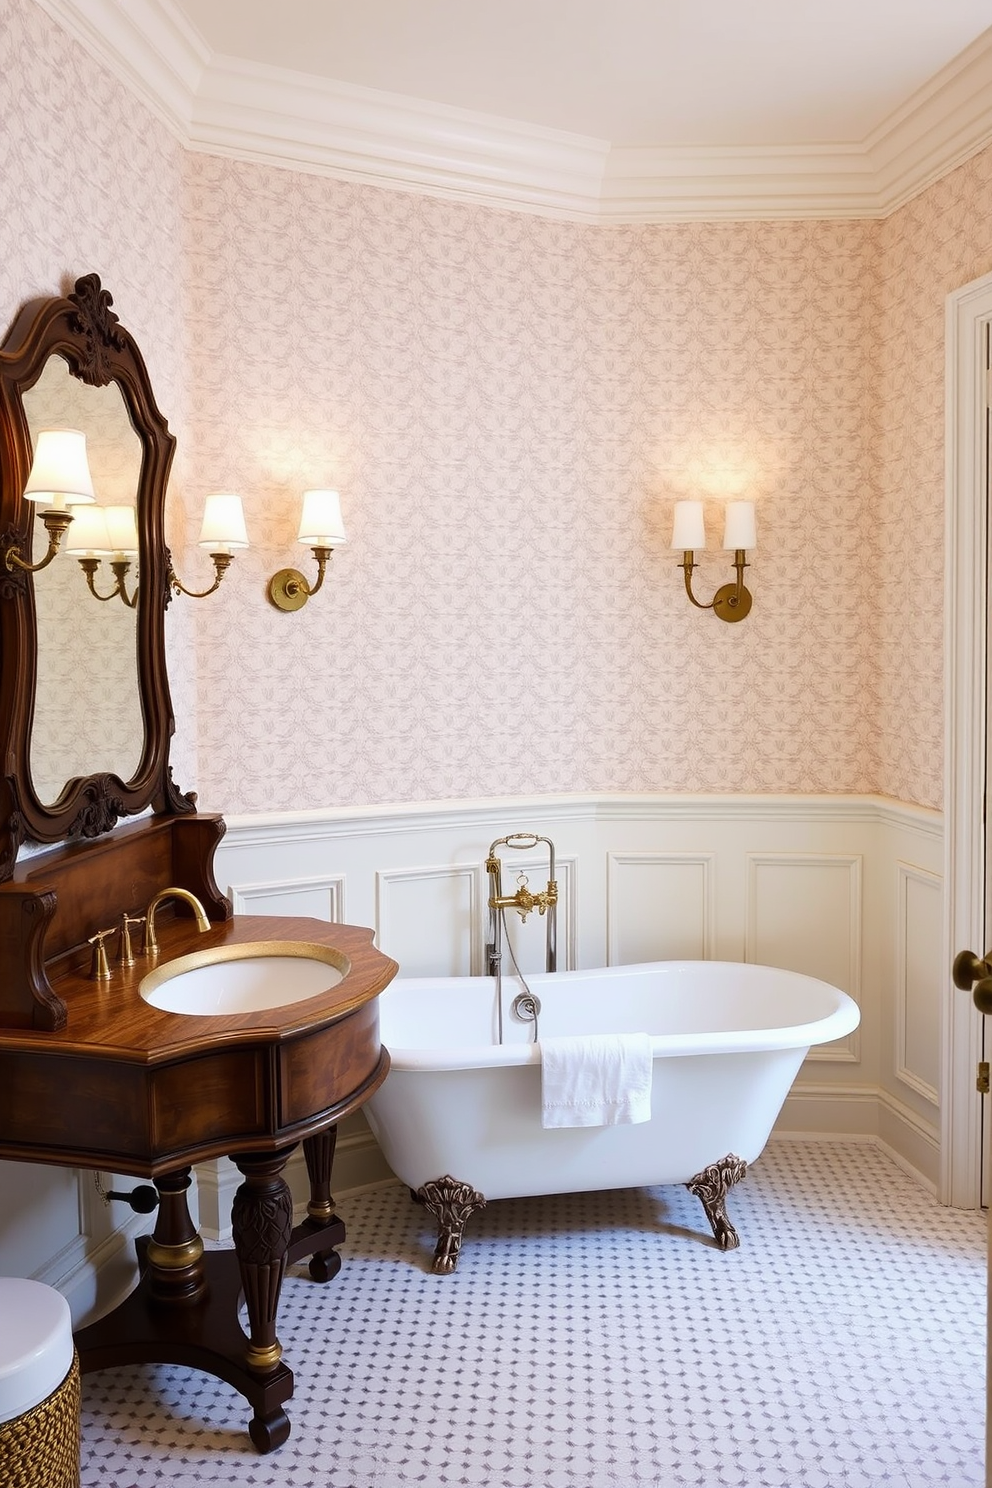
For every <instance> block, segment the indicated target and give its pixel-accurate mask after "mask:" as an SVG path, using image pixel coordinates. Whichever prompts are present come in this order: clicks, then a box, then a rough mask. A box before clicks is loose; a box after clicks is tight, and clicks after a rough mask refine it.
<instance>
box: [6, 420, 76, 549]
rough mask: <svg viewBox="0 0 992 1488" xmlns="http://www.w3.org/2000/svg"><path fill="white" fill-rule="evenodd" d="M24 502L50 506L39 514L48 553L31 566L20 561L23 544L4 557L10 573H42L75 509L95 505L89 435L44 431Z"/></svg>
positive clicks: (25, 488) (39, 439) (68, 430)
mask: <svg viewBox="0 0 992 1488" xmlns="http://www.w3.org/2000/svg"><path fill="white" fill-rule="evenodd" d="M24 499H25V501H32V502H34V503H36V504H37V503H39V502H42V501H49V502H51V505H50V506H49V507H46V509H45V510H44V511H43V512H41V513H40V516H41V520H42V522H44V524H45V531H46V532H47V533H48V552H47V553H46V554H45V556H44V558H42V560H41V562H40V563H28V562H27V561H26V560H25V559H24V558H22V557H21V545H20V543H11V544H10V546H9V547H8V548H7V550H6V551H5V553H4V555H3V561H4V566H5V567H6V568H7V570H8V572H12V571H13V570H14V568H22V569H24V570H25V572H27V573H40V571H41V570H42V569H43V568H47V567H48V565H49V564H50V563H51V561H52V559H53V558H54V557H55V554H56V553H57V552H58V550H59V545H60V543H61V542H62V539H63V537H64V536H65V534H66V532H67V531H68V529H69V525H70V523H71V522H72V515H73V514H72V512H71V511H70V510H69V508H70V507H72V506H85V505H88V504H90V503H92V502H95V501H96V496H95V495H94V493H93V480H92V477H91V476H90V467H89V462H88V461H87V459H86V435H85V434H83V433H82V432H81V431H80V430H79V429H42V431H41V433H40V434H39V435H38V443H37V445H36V446H35V452H34V461H33V463H32V465H31V473H30V475H29V476H28V483H27V485H26V486H25V487H24Z"/></svg>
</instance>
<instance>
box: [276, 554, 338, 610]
mask: <svg viewBox="0 0 992 1488" xmlns="http://www.w3.org/2000/svg"><path fill="white" fill-rule="evenodd" d="M310 551H311V552H312V553H313V556H314V557H315V558H316V560H317V580H316V583H313V584H311V583H310V582H309V581H308V579H307V577H306V575H305V574H302V573H300V570H299V569H298V568H281V569H280V570H279V572H278V573H275V574H273V575H272V578H271V579H270V580H269V591H268V592H269V600H270V601H271V603H272V604H274V605H275V607H276V609H277V610H301V609H302V608H303V606H304V605H305V604H306V602H307V600H308V599H310V598H312V597H313V595H315V594H317V593H318V592H319V590H320V587H321V585H322V584H323V582H324V575H325V574H326V572H327V564H328V561H329V560H330V556H331V554H332V553H333V552H334V549H333V548H311V550H310Z"/></svg>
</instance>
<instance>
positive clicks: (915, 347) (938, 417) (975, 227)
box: [866, 149, 992, 805]
mask: <svg viewBox="0 0 992 1488" xmlns="http://www.w3.org/2000/svg"><path fill="white" fill-rule="evenodd" d="M878 244H879V255H878V265H879V274H878V278H879V314H878V336H877V341H878V351H877V357H878V375H877V388H878V398H877V405H876V418H877V425H878V440H877V446H876V448H877V465H876V469H877V477H876V478H877V488H878V501H877V507H876V511H875V514H874V517H873V521H872V526H873V536H872V539H871V551H870V552H869V554H867V555H866V559H867V561H869V562H870V563H871V565H872V569H873V579H872V586H873V589H874V591H875V599H874V607H875V611H876V614H877V626H878V677H879V684H878V685H879V700H878V701H879V760H878V788H879V790H881V791H882V792H883V793H885V794H886V795H890V796H895V797H901V798H903V799H907V800H911V801H920V802H922V803H924V804H925V805H939V804H940V801H941V790H942V779H941V773H942V769H943V748H942V745H943V646H942V637H943V599H944V591H943V582H942V580H943V552H944V531H943V523H944V417H945V413H944V337H945V322H944V316H945V302H946V297H947V295H948V294H949V293H950V292H951V291H952V290H954V289H958V288H960V287H961V285H963V284H968V283H969V282H970V281H971V280H973V279H977V278H979V277H980V276H981V275H983V274H987V273H989V271H990V270H992V149H986V150H984V151H983V152H982V153H981V154H980V155H978V156H976V157H975V158H974V159H973V160H971V161H969V162H968V163H967V164H966V165H963V166H961V167H960V168H959V169H958V170H956V171H953V172H951V174H949V175H948V176H945V177H944V179H943V180H942V181H938V182H937V184H936V185H934V186H932V187H931V188H930V189H929V190H928V191H925V192H923V193H922V195H920V196H919V197H917V198H916V199H915V200H914V201H912V202H910V204H909V205H908V206H906V207H904V208H903V210H902V211H900V212H896V213H895V214H894V215H893V216H892V217H890V218H889V219H888V220H887V221H885V222H883V223H880V224H879V228H878Z"/></svg>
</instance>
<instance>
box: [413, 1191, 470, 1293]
mask: <svg viewBox="0 0 992 1488" xmlns="http://www.w3.org/2000/svg"><path fill="white" fill-rule="evenodd" d="M411 1192H413V1197H414V1198H415V1199H416V1201H417V1203H418V1204H423V1206H424V1208H425V1209H426V1210H427V1212H428V1214H432V1215H433V1216H434V1218H435V1220H436V1221H437V1232H438V1233H437V1245H436V1246H435V1248H434V1260H433V1262H432V1263H431V1270H432V1271H435V1272H436V1273H437V1274H438V1275H439V1276H448V1275H450V1274H451V1272H452V1271H454V1269H455V1267H456V1266H457V1265H458V1254H459V1251H460V1250H461V1248H462V1232H463V1230H464V1228H465V1221H466V1220H467V1219H468V1218H469V1216H470V1215H472V1214H474V1213H475V1211H476V1210H477V1209H484V1208H485V1207H486V1201H485V1199H484V1198H483V1196H482V1194H481V1193H479V1192H478V1190H477V1189H474V1188H473V1187H472V1185H471V1184H470V1183H460V1182H459V1181H458V1179H457V1178H452V1177H451V1175H450V1174H447V1173H446V1174H445V1176H444V1177H443V1178H432V1179H431V1180H430V1182H429V1183H425V1184H423V1185H422V1186H421V1187H420V1188H418V1189H417V1190H416V1191H413V1190H411Z"/></svg>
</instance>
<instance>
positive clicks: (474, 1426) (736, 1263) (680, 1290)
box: [82, 1142, 985, 1488]
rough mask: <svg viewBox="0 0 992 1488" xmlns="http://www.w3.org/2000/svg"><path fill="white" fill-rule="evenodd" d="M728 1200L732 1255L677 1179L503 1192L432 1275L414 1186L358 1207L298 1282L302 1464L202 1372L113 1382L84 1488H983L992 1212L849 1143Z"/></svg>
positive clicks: (823, 1148) (103, 1384)
mask: <svg viewBox="0 0 992 1488" xmlns="http://www.w3.org/2000/svg"><path fill="white" fill-rule="evenodd" d="M458 1176H460V1177H464V1178H466V1179H468V1180H469V1181H471V1174H461V1175H458ZM729 1208H730V1213H731V1218H732V1219H733V1221H734V1223H735V1224H736V1225H737V1228H738V1230H739V1231H740V1235H741V1248H740V1250H736V1251H731V1252H728V1253H721V1252H720V1251H718V1250H717V1249H716V1247H715V1245H714V1244H713V1241H712V1238H711V1235H710V1230H709V1226H708V1225H707V1223H706V1219H705V1216H704V1214H703V1211H702V1208H701V1206H700V1205H699V1203H698V1201H697V1200H695V1199H694V1198H692V1197H691V1195H689V1194H688V1193H686V1192H685V1191H684V1190H682V1189H676V1188H663V1189H632V1190H623V1191H618V1192H614V1193H600V1194H574V1195H564V1196H560V1197H557V1198H547V1199H526V1200H524V1199H520V1200H505V1201H503V1202H501V1203H497V1204H493V1205H491V1206H489V1207H488V1208H487V1209H486V1210H484V1211H482V1212H481V1213H479V1214H477V1215H476V1216H474V1218H473V1219H472V1220H471V1221H470V1224H469V1226H468V1228H467V1232H466V1239H465V1244H464V1247H463V1249H462V1254H461V1259H460V1261H459V1264H458V1270H457V1272H456V1273H455V1274H454V1275H453V1276H449V1277H439V1276H434V1275H431V1274H430V1273H429V1270H428V1267H429V1264H430V1257H431V1253H432V1249H433V1239H434V1236H433V1233H432V1230H431V1224H430V1220H429V1218H428V1216H427V1215H425V1213H424V1212H423V1210H421V1209H420V1208H419V1207H418V1206H416V1205H414V1204H413V1203H411V1201H410V1198H409V1195H408V1193H407V1190H406V1189H405V1188H402V1187H399V1186H394V1187H391V1188H387V1189H380V1190H378V1191H376V1192H372V1193H367V1194H362V1195H359V1196H356V1197H354V1198H352V1199H350V1200H349V1201H348V1202H347V1204H345V1205H342V1213H343V1216H344V1218H345V1220H346V1222H347V1225H348V1241H347V1244H346V1246H345V1247H344V1248H343V1252H342V1253H343V1255H344V1258H345V1260H344V1266H343V1267H342V1270H341V1273H340V1275H339V1276H338V1277H337V1278H336V1280H334V1281H332V1282H330V1283H329V1284H328V1285H327V1286H324V1287H321V1286H318V1285H316V1284H315V1283H313V1282H311V1281H310V1280H309V1278H308V1277H307V1275H306V1272H305V1269H304V1268H302V1267H299V1268H294V1270H293V1271H292V1272H291V1274H290V1275H289V1276H288V1277H287V1280H286V1284H285V1287H284V1291H283V1302H282V1308H281V1313H280V1329H279V1331H280V1337H281V1339H282V1342H283V1344H284V1347H285V1351H286V1356H287V1361H288V1362H289V1363H290V1365H291V1367H292V1368H293V1369H294V1371H295V1374H296V1394H295V1396H294V1398H293V1400H292V1401H291V1402H290V1404H289V1407H288V1411H289V1414H290V1417H291V1419H292V1423H293V1427H292V1434H291V1436H290V1438H289V1441H288V1442H287V1443H286V1444H285V1446H283V1447H282V1448H281V1449H280V1450H279V1451H277V1452H275V1453H273V1454H271V1455H270V1456H267V1457H260V1456H258V1455H257V1454H256V1453H255V1451H254V1450H253V1449H252V1448H251V1445H250V1443H249V1442H248V1438H247V1436H246V1435H245V1431H244V1428H245V1422H246V1420H247V1415H248V1411H247V1407H246V1406H245V1403H244V1401H243V1400H242V1398H241V1396H239V1395H237V1394H236V1393H235V1392H234V1391H233V1390H232V1389H230V1388H229V1387H228V1386H226V1385H224V1384H222V1383H220V1382H218V1381H215V1380H213V1379H211V1378H209V1377H207V1376H205V1375H201V1374H196V1373H193V1372H192V1371H189V1370H184V1369H179V1368H171V1367H164V1366H160V1367H153V1366H147V1367H135V1368H131V1369H127V1370H125V1369H119V1370H107V1371H104V1372H103V1373H102V1374H97V1375H90V1376H88V1377H87V1378H85V1379H84V1381H83V1403H84V1415H83V1472H82V1488H96V1485H98V1484H99V1485H106V1488H148V1485H152V1484H168V1485H169V1488H205V1485H219V1488H234V1485H239V1488H407V1485H411V1484H423V1485H426V1488H449V1485H451V1488H455V1485H458V1488H477V1485H478V1488H683V1485H685V1488H879V1485H885V1488H936V1485H948V1488H971V1485H975V1488H978V1485H981V1484H983V1483H984V1473H983V1435H984V1411H985V1384H984V1376H985V1326H984V1305H985V1220H984V1217H983V1216H981V1215H978V1214H971V1213H961V1212H958V1211H954V1210H948V1209H943V1208H941V1207H940V1206H939V1205H938V1204H937V1203H936V1202H935V1201H934V1200H933V1199H932V1198H931V1197H930V1196H929V1195H928V1194H927V1193H926V1192H925V1190H923V1189H921V1188H920V1187H919V1186H918V1185H917V1184H916V1183H915V1182H914V1181H913V1180H912V1179H911V1178H910V1177H908V1176H907V1175H905V1174H904V1173H903V1172H902V1171H901V1169H899V1168H898V1167H897V1166H896V1165H895V1164H893V1163H892V1162H891V1161H890V1160H889V1159H888V1158H887V1157H886V1156H885V1155H884V1154H883V1153H882V1152H880V1151H879V1150H877V1149H876V1148H874V1147H872V1146H870V1145H862V1144H857V1143H843V1142H836V1143H829V1144H818V1143H809V1142H776V1143H772V1144H771V1145H770V1146H769V1148H768V1149H767V1150H766V1152H765V1154H764V1155H763V1157H762V1158H761V1159H760V1161H759V1162H758V1163H757V1164H755V1166H754V1167H753V1168H752V1170H751V1172H750V1173H749V1175H748V1177H747V1179H746V1180H745V1182H744V1183H743V1184H741V1185H740V1186H738V1187H737V1188H736V1189H734V1191H733V1192H732V1194H731V1196H730V1201H729Z"/></svg>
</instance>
